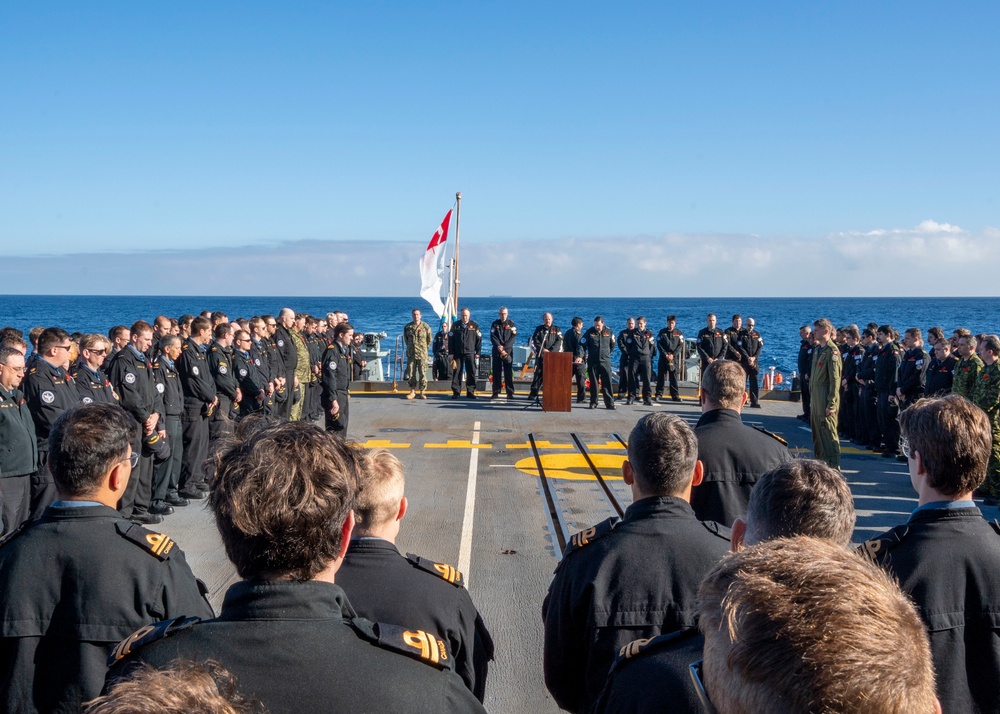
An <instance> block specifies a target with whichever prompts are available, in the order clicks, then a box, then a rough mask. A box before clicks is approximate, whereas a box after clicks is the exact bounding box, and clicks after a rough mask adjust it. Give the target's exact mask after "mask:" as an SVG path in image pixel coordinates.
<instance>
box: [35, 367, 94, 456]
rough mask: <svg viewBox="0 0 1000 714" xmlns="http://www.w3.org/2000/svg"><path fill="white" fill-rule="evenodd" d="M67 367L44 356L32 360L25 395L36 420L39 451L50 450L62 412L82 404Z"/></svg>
mask: <svg viewBox="0 0 1000 714" xmlns="http://www.w3.org/2000/svg"><path fill="white" fill-rule="evenodd" d="M67 377H68V375H67V374H66V370H64V369H63V368H62V367H54V366H52V365H51V364H50V363H49V362H48V361H46V360H45V359H44V358H42V357H39V358H38V359H35V360H32V362H31V368H30V369H29V370H28V374H27V376H26V377H25V378H24V384H23V389H24V398H25V399H26V400H27V402H28V409H29V410H30V411H31V416H32V418H33V419H34V420H35V436H37V437H38V450H39V451H48V450H49V431H50V430H51V429H52V425H53V424H54V423H55V421H56V419H58V418H59V415H60V414H62V413H63V412H64V411H66V410H67V409H70V408H72V407H75V406H76V405H77V404H79V403H80V393H79V392H77V390H76V387H75V386H74V385H73V380H72V378H69V379H67Z"/></svg>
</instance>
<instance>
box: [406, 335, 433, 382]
mask: <svg viewBox="0 0 1000 714" xmlns="http://www.w3.org/2000/svg"><path fill="white" fill-rule="evenodd" d="M432 339H434V336H433V335H431V326H430V325H428V324H427V323H426V322H411V323H410V324H408V325H407V326H406V327H404V328H403V341H404V342H405V343H406V374H405V375H403V379H405V380H406V381H407V382H408V383H409V385H410V389H411V390H420V391H421V392H423V391H424V390H426V389H427V350H428V349H429V348H430V346H431V340H432Z"/></svg>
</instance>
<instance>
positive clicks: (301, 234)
mask: <svg viewBox="0 0 1000 714" xmlns="http://www.w3.org/2000/svg"><path fill="white" fill-rule="evenodd" d="M671 5H673V7H671ZM997 27H1000V4H998V3H996V2H968V3H961V4H954V5H951V6H946V5H944V4H942V3H929V2H905V3H904V2H884V3H883V2H880V3H861V2H838V3H815V2H771V3H743V2H739V3H737V2H731V3H685V4H679V3H662V2H657V3H618V4H615V5H612V4H610V3H591V2H575V3H563V2H556V3H520V2H507V3H494V4H489V5H488V4H485V3H442V2H422V3H403V2H365V3H360V2H358V3H305V2H292V3H281V4H279V3H270V2H269V3H262V2H257V3H254V2H243V3H195V2H174V3H134V2H129V3H126V2H121V3H110V2H107V3H68V2H62V3H61V2H49V3H44V4H41V3H4V4H3V6H0V104H2V107H3V110H2V111H0V246H2V253H3V254H5V255H8V256H23V257H25V259H29V258H31V256H39V255H42V254H44V255H47V256H64V255H67V254H74V253H102V254H103V253H107V254H110V255H111V256H113V255H114V254H116V253H119V252H122V251H125V252H134V251H147V250H172V251H178V252H181V253H184V254H185V255H189V257H190V259H191V260H192V261H194V262H197V261H198V260H199V259H201V258H203V257H204V255H205V254H204V253H199V252H198V250H199V249H216V248H232V249H234V251H235V252H239V251H240V250H243V249H244V248H251V247H252V248H254V249H255V250H257V249H260V248H262V247H266V246H270V247H271V248H272V249H274V250H275V251H276V253H278V254H281V253H282V252H283V251H282V249H281V246H282V245H284V243H283V242H284V241H289V242H293V243H294V242H295V241H321V242H324V245H327V246H328V247H329V250H330V251H333V252H336V253H338V254H339V255H341V256H343V255H352V256H353V255H357V256H358V260H365V259H366V256H365V253H364V250H363V246H359V245H356V244H352V245H346V244H344V243H343V242H345V241H346V242H358V241H360V242H363V243H364V242H372V241H379V242H388V243H389V245H388V247H387V248H385V250H387V251H390V252H391V251H397V252H399V254H400V256H404V255H409V254H410V253H411V252H413V250H414V248H413V246H414V245H416V244H421V247H422V244H426V241H427V240H428V239H429V237H430V235H431V233H433V231H434V229H435V228H436V226H437V223H438V222H439V221H440V219H441V217H442V216H443V215H444V213H445V211H446V210H447V209H448V207H449V206H450V205H451V203H452V202H453V200H454V194H455V192H456V191H462V193H463V202H462V238H463V247H464V246H465V245H471V244H477V243H478V244H481V251H482V253H483V254H484V255H485V254H489V255H500V254H504V255H505V256H506V257H507V258H510V257H511V254H510V253H509V251H510V250H513V248H514V246H515V245H516V246H517V249H518V250H519V251H522V253H518V254H513V255H514V259H515V260H514V262H515V263H516V262H517V260H516V259H517V257H518V256H519V255H520V256H521V257H523V252H524V251H527V252H529V253H531V252H537V253H539V254H542V255H545V254H546V253H548V252H552V253H553V255H554V254H555V253H556V252H558V251H559V250H562V248H561V247H559V248H557V246H564V245H566V244H567V243H566V242H567V241H570V242H572V241H584V242H587V245H597V246H600V245H603V244H608V243H619V244H620V243H621V242H622V241H634V242H635V243H636V244H637V245H643V246H649V245H652V246H654V247H655V246H657V245H664V246H666V245H670V243H669V239H668V237H669V236H683V237H684V241H685V242H686V243H699V242H703V241H706V240H708V241H711V240H715V241H721V242H720V243H719V245H720V248H719V250H720V251H721V253H722V254H723V255H725V256H728V257H729V258H730V259H732V260H737V263H738V260H739V257H738V255H739V251H740V249H741V248H745V247H746V246H747V245H748V243H753V245H754V246H755V248H754V250H757V251H758V252H759V250H760V249H765V250H783V249H791V248H792V247H793V246H799V247H801V246H805V250H806V252H807V253H808V251H809V250H810V245H813V243H811V242H813V241H815V245H816V249H817V251H820V253H819V254H822V250H825V248H823V246H827V245H829V244H830V243H834V244H837V243H839V239H838V236H841V235H866V234H867V235H869V236H870V237H871V239H872V241H875V242H877V241H879V240H882V238H883V237H884V236H887V235H888V236H897V237H898V236H899V235H912V236H916V238H918V239H927V238H928V237H929V238H930V240H932V241H934V240H937V238H935V236H943V237H947V238H955V236H956V235H958V236H959V237H960V238H961V239H962V240H963V241H965V242H966V244H963V245H965V249H966V250H967V252H969V253H971V255H972V256H973V257H972V260H974V261H975V258H976V256H977V250H978V249H979V248H982V247H984V246H986V245H988V244H990V243H991V242H992V241H994V240H995V238H996V236H995V230H996V228H997V227H998V226H1000V216H998V213H1000V196H998V193H1000V175H998V174H1000V133H998V132H997V131H996V127H997V126H1000V60H998V59H997V55H996V30H997ZM925 221H932V222H933V223H932V224H926V223H924V224H923V226H924V229H921V228H920V226H921V225H922V222H925ZM927 225H936V226H947V228H946V229H942V230H940V231H937V232H934V231H931V233H930V234H928V232H927V230H926V226H927ZM953 229H954V230H953ZM956 231H958V233H957V234H956ZM758 242H759V243H758ZM397 243H398V245H395V244H397ZM505 246H506V248H507V249H508V252H507V253H504V249H505ZM759 246H764V248H759ZM768 246H769V247H770V248H768ZM417 250H418V251H419V248H418V249H417ZM902 250H903V251H904V253H906V252H907V251H908V250H909V249H908V248H906V246H903V248H902ZM284 252H287V253H295V252H296V251H284ZM668 252H669V251H668ZM907 254H908V253H907ZM930 254H931V256H933V251H930ZM213 255H214V253H213ZM154 257H155V256H154ZM417 257H418V256H414V257H413V264H414V274H415V263H416V258H417ZM37 260H38V264H39V265H41V264H43V263H44V259H42V258H37ZM109 260H112V262H113V260H114V258H113V257H112V258H109ZM401 260H402V258H401ZM998 260H1000V258H998ZM403 263H406V261H405V260H402V263H401V264H403ZM31 264H32V263H31V261H30V260H28V262H27V263H23V265H29V266H30V265H31ZM974 264H976V265H978V266H979V267H982V263H981V262H979V263H974ZM407 265H408V264H407ZM761 265H762V268H761V269H762V270H765V272H766V270H767V269H769V268H768V266H774V265H777V263H776V262H775V261H773V260H772V261H770V262H767V261H764V262H763V263H761ZM918 265H922V264H920V263H918ZM926 266H927V267H928V268H930V267H933V266H934V263H933V258H932V257H929V258H928V262H927V263H926ZM376 267H377V264H373V265H372V268H376ZM998 267H1000V266H998ZM25 269H26V270H29V272H30V268H25ZM514 269H516V266H515V267H514V268H512V270H514ZM403 270H404V272H405V271H406V270H409V268H408V267H406V268H405V269H403ZM775 270H777V268H775ZM647 272H650V277H649V280H651V281H652V280H653V279H654V277H655V274H656V271H647ZM958 274H960V271H958ZM780 275H781V274H780V273H775V274H774V277H775V278H779V277H780ZM166 277H168V278H169V277H170V276H169V275H168V276H166ZM488 278H489V274H488V273H487V274H486V275H485V276H484V277H483V279H482V281H481V283H480V284H479V285H468V284H466V290H468V291H469V292H470V293H473V294H490V293H496V292H509V291H506V290H503V289H502V285H501V286H500V287H497V286H496V285H493V284H492V283H490V282H489V279H488ZM404 282H405V281H404ZM463 282H464V281H463ZM501 282H502V281H501ZM772 285H773V284H772ZM15 287H16V286H15ZM564 287H565V286H560V287H559V288H558V290H556V292H558V291H559V290H562V289H564ZM779 288H780V285H779V287H778V288H775V287H772V289H771V290H770V291H766V290H765V291H764V293H763V294H774V295H777V294H781V290H780V289H779ZM23 289H24V290H25V291H29V292H30V291H32V289H31V287H30V285H29V284H27V283H26V284H25V287H24V288H23ZM36 289H37V288H36ZM393 289H396V288H395V287H393ZM623 289H624V292H622V291H619V292H618V293H608V294H630V292H629V290H628V289H627V288H623ZM655 289H656V285H655V283H654V282H650V283H649V284H641V285H640V284H636V285H633V286H632V291H633V292H636V294H640V293H649V292H652V291H655ZM789 289H792V288H791V286H789ZM847 289H848V294H852V291H853V287H852V286H851V285H848V286H847ZM399 290H400V291H402V292H403V293H408V292H410V288H409V287H408V286H406V285H402V286H401V287H400V288H399ZM831 290H833V289H832V288H831ZM15 291H16V290H15ZM69 292H72V291H69ZM150 292H153V293H156V292H157V289H156V285H155V283H151V284H150ZM161 292H162V291H161ZM168 292H169V290H168ZM277 292H278V293H279V294H280V293H281V292H282V291H281V290H278V291H277ZM918 293H919V291H918ZM288 294H291V293H288ZM305 294H317V293H316V292H315V291H312V292H311V291H309V290H306V291H305ZM387 294H393V293H391V292H387ZM707 294H723V293H721V292H719V291H718V290H716V291H715V292H712V291H708V292H707ZM831 294H832V293H831ZM853 294H856V293H853Z"/></svg>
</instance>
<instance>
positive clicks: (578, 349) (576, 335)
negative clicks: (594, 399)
mask: <svg viewBox="0 0 1000 714" xmlns="http://www.w3.org/2000/svg"><path fill="white" fill-rule="evenodd" d="M582 338H583V332H582V331H581V330H579V329H577V328H575V327H574V328H572V329H570V330H568V331H567V332H566V334H565V335H564V337H563V349H564V350H565V351H566V352H569V353H570V354H571V355H572V356H573V379H574V380H576V403H577V404H583V402H584V401H585V400H586V392H585V391H584V389H585V386H584V383H585V381H586V369H587V368H586V364H585V362H582V361H581V362H577V361H576V360H578V359H579V360H583V359H584V349H583V345H582V344H580V340H581V339H582Z"/></svg>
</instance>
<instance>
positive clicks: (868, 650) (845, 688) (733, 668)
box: [699, 537, 937, 714]
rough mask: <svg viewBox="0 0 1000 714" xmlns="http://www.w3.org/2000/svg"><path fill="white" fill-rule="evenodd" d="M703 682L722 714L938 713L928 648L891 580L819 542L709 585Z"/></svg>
mask: <svg viewBox="0 0 1000 714" xmlns="http://www.w3.org/2000/svg"><path fill="white" fill-rule="evenodd" d="M699 598H700V602H701V608H700V609H701V612H700V620H699V628H700V629H701V631H702V633H703V634H704V635H705V648H704V652H703V657H704V661H703V665H702V672H703V681H704V683H705V689H706V691H707V692H708V695H709V697H711V699H712V702H713V703H714V704H715V706H716V708H717V709H718V710H719V712H720V713H721V714H744V713H746V714H750V713H752V712H765V711H766V712H769V713H771V714H792V713H793V712H866V713H869V714H904V712H905V713H906V714H930V713H931V712H934V711H935V709H936V706H937V698H936V696H935V691H934V667H933V665H932V663H931V652H930V645H929V644H928V641H927V633H926V631H925V630H924V626H923V623H922V622H921V621H920V617H919V616H918V615H917V611H916V608H915V607H914V606H913V604H912V603H911V602H910V601H909V599H907V597H906V595H904V594H903V592H902V591H901V590H900V589H899V586H898V585H897V584H896V582H895V581H894V580H893V579H892V578H891V577H890V576H889V575H887V574H886V573H885V572H884V571H883V570H881V569H880V568H878V567H876V566H875V565H873V564H871V563H869V562H866V561H865V560H864V559H862V558H861V557H860V556H858V555H856V554H855V553H853V552H851V551H849V550H847V549H846V548H844V547H843V546H840V545H837V544H834V543H831V542H829V541H826V540H822V539H818V538H808V537H798V538H778V539H775V540H770V541H767V542H765V543H762V544H760V545H755V546H751V547H749V548H744V549H742V550H740V551H739V552H737V553H733V554H731V555H729V556H727V557H726V558H724V559H723V560H722V561H721V562H720V563H719V564H718V565H716V566H715V568H713V569H712V570H711V571H710V572H709V574H708V575H707V576H705V579H704V580H703V581H702V584H701V590H700V592H699Z"/></svg>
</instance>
